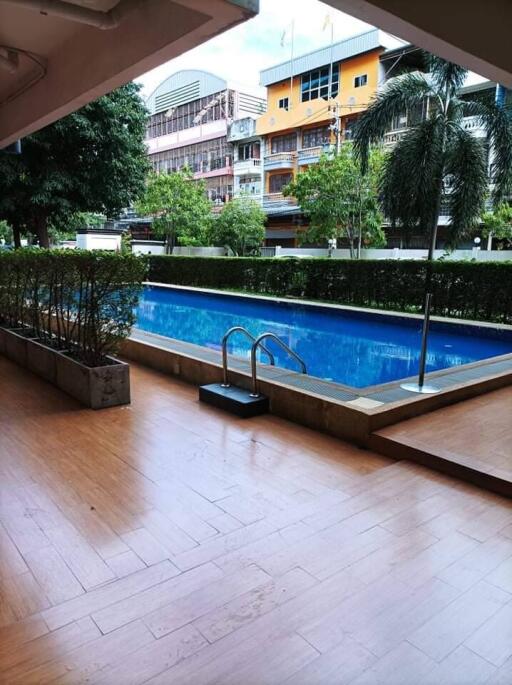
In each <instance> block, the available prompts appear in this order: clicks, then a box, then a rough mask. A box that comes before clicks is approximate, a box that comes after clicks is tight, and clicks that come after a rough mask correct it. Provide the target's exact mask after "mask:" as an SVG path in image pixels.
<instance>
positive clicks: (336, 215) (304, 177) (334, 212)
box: [283, 143, 386, 257]
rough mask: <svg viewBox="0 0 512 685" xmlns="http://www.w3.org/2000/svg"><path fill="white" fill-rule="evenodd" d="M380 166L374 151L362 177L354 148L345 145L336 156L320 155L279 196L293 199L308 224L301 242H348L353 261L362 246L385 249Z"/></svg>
mask: <svg viewBox="0 0 512 685" xmlns="http://www.w3.org/2000/svg"><path fill="white" fill-rule="evenodd" d="M382 164H383V154H382V152H381V151H380V150H378V149H374V150H372V152H371V154H370V156H369V161H368V173H366V174H362V173H361V167H360V165H359V163H358V162H357V160H356V158H355V156H354V154H353V149H352V145H351V144H350V143H345V144H344V145H343V146H342V147H341V150H340V152H339V154H337V155H335V156H327V155H324V156H322V157H321V159H320V161H319V162H318V164H313V165H311V166H310V167H308V168H307V169H306V170H305V171H303V172H301V173H299V174H298V175H297V177H296V178H295V180H294V181H292V183H290V184H289V185H288V186H286V188H285V189H284V191H283V192H284V194H285V195H292V196H293V197H296V198H297V201H298V203H299V205H300V206H301V208H302V211H303V212H304V214H305V215H306V217H307V218H308V219H309V221H310V224H309V228H308V229H307V231H306V233H305V235H304V238H303V239H305V240H308V241H311V242H322V241H323V242H325V241H328V240H332V239H336V240H337V239H338V238H346V239H347V240H348V242H349V245H350V254H351V256H352V257H354V256H356V255H357V256H358V257H359V256H360V253H361V247H362V245H363V244H364V245H367V246H371V245H373V246H378V245H383V244H385V242H386V239H385V235H384V231H383V230H382V223H383V216H382V214H381V212H380V209H379V198H378V193H377V187H378V180H379V174H380V170H381V167H382Z"/></svg>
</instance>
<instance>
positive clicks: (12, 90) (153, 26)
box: [0, 0, 259, 149]
mask: <svg viewBox="0 0 512 685" xmlns="http://www.w3.org/2000/svg"><path fill="white" fill-rule="evenodd" d="M258 5H259V0H121V1H119V0H68V1H63V0H0V149H1V148H3V147H6V146H7V145H9V144H10V143H12V142H14V141H15V140H17V139H18V138H22V137H24V136H26V135H28V134H29V133H32V132H34V131H36V130H38V129H40V128H43V127H44V126H47V125H48V124H50V123H52V122H53V121H56V120H57V119H60V118H61V117H63V116H65V115H66V114H69V113H70V112H73V111H75V110H76V109H78V108H79V107H81V106H83V105H85V104H87V103H88V102H90V101H91V100H94V99H96V98H98V97H100V96H101V95H104V94H105V93H107V92H110V91H111V90H113V89H114V88H116V87H118V86H120V85H122V84H123V83H127V82H128V81H131V80H132V79H134V78H136V77H137V76H140V75H141V74H143V73H145V72H147V71H149V70H150V69H153V68H154V67H156V66H158V65H160V64H162V63H163V62H165V61H167V60H170V59H172V58H174V57H177V56H178V55H180V54H182V53H183V52H185V51H186V50H190V49H191V48H193V47H196V46H197V45H200V44H201V43H204V42H205V41H206V40H208V39H210V38H212V37H213V36H215V35H217V34H219V33H222V32H223V31H225V30H226V29H228V28H231V27H232V26H235V25H237V24H239V23H241V22H243V21H245V20H246V19H249V18H250V17H252V16H254V15H255V14H257V12H258Z"/></svg>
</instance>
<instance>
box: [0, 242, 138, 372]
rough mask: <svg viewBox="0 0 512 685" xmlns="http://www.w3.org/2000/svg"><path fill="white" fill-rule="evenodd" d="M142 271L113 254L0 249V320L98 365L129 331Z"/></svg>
mask: <svg viewBox="0 0 512 685" xmlns="http://www.w3.org/2000/svg"><path fill="white" fill-rule="evenodd" d="M146 269H147V263H146V261H145V259H142V258H140V257H135V256H134V255H119V254H116V253H112V252H87V251H81V250H77V251H69V250H51V251H49V250H38V249H30V248H29V249H24V250H15V251H13V252H0V323H1V324H2V325H4V326H8V327H10V328H17V327H20V328H27V329H29V330H30V332H31V333H32V334H33V335H34V336H35V337H37V338H38V339H39V340H41V341H42V342H45V343H46V344H51V345H52V346H55V347H57V348H59V349H67V350H72V351H73V354H74V356H76V357H77V358H78V359H80V360H81V361H83V362H84V363H85V364H88V365H90V366H98V365H100V364H102V363H104V360H105V357H106V356H107V355H111V354H115V353H116V352H117V350H118V347H119V344H120V342H121V341H122V340H123V339H124V338H125V337H126V336H127V335H128V334H129V332H130V328H131V326H132V324H133V323H134V309H135V307H136V306H137V302H138V296H139V292H140V290H141V287H142V281H143V280H144V278H145V275H146Z"/></svg>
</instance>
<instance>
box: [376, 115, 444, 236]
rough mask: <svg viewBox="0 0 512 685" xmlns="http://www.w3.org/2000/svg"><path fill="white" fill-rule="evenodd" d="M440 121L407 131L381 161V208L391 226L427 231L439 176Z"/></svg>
mask: <svg viewBox="0 0 512 685" xmlns="http://www.w3.org/2000/svg"><path fill="white" fill-rule="evenodd" d="M443 137H444V131H443V120H442V118H441V117H432V118H431V119H427V120H425V121H423V122H421V123H420V124H418V125H417V126H415V127H414V128H412V129H410V130H409V131H408V132H407V133H406V134H405V136H404V137H403V138H402V139H401V140H400V141H399V142H398V143H397V144H396V146H395V147H394V149H393V150H392V152H391V153H390V155H389V157H388V158H387V160H386V162H385V166H384V169H383V174H382V181H381V187H380V189H381V194H382V201H383V208H384V212H385V214H386V215H387V216H388V218H389V219H390V221H391V222H392V224H396V223H399V224H400V225H402V226H404V227H405V228H414V227H418V226H419V227H422V228H430V227H431V225H432V223H433V221H434V219H435V217H434V213H435V212H437V208H438V198H439V192H440V186H441V183H442V176H443Z"/></svg>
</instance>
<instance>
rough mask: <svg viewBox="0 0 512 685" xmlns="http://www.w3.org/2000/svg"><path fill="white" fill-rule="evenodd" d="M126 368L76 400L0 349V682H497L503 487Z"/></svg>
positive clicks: (507, 655) (507, 671)
mask: <svg viewBox="0 0 512 685" xmlns="http://www.w3.org/2000/svg"><path fill="white" fill-rule="evenodd" d="M132 388H133V403H132V405H131V406H129V407H121V408H115V409H110V410H106V411H102V412H92V411H88V410H85V409H82V408H80V407H79V406H78V405H77V404H75V403H74V402H73V401H72V400H70V399H68V398H67V397H66V396H64V395H62V394H61V393H60V392H58V391H57V390H55V389H53V388H51V387H50V386H48V385H46V384H45V383H43V382H42V381H39V380H37V379H36V378H35V377H33V376H31V375H30V374H29V373H27V372H24V371H21V370H20V369H18V368H17V367H15V366H14V365H12V364H11V363H9V362H7V361H6V360H4V359H3V358H0V496H1V500H0V682H1V683H2V685H4V684H5V685H11V684H19V685H26V684H31V683H33V684H36V683H37V684H39V685H43V684H46V683H55V684H58V685H65V684H67V685H76V684H78V683H89V684H91V683H93V684H100V683H101V684H104V685H130V684H131V685H139V684H140V683H150V684H151V685H169V684H179V685H182V684H189V685H213V684H214V683H216V684H219V685H241V684H243V685H260V684H276V685H277V684H279V683H283V684H284V683H286V684H287V685H316V684H320V683H322V684H324V685H331V684H332V685H334V684H336V685H345V684H347V685H348V684H349V683H354V685H363V684H370V683H371V684H375V683H382V684H389V685H397V684H399V683H403V684H404V685H440V684H441V683H445V684H452V683H453V684H454V685H455V684H457V685H469V684H470V683H471V684H473V685H479V684H480V683H482V684H483V683H488V684H492V685H494V684H500V683H501V684H502V685H504V684H507V685H508V684H509V683H511V682H512V504H511V502H510V501H507V500H505V499H502V498H500V497H498V496H497V495H493V494H491V493H489V492H485V491H482V490H479V489H477V488H474V487H472V486H470V485H467V484H465V483H462V482H458V481H456V480H452V479H450V478H448V477H445V476H443V475H441V474H439V473H436V472H434V471H429V470H428V469H425V468H423V467H420V466H417V465H414V464H412V463H408V462H396V461H393V460H392V459H388V458H385V457H382V456H379V455H377V454H374V453H372V452H370V451H363V450H359V449H357V448H356V447H353V446H351V445H348V444H345V443H343V442H340V441H337V440H335V439H332V438H330V437H327V436H324V435H321V434H319V433H315V432H313V431H310V430H307V429H305V428H302V427H300V426H297V425H294V424H289V423H287V422H285V421H282V420H280V419H277V418H275V417H272V416H265V417H260V418H257V419H253V420H250V421H242V420H238V419H234V418H231V417H230V416H228V415H226V414H223V413H221V412H218V411H216V410H214V409H212V408H210V407H206V406H200V405H199V404H198V402H197V399H196V398H197V389H195V388H193V387H191V386H187V385H184V384H181V383H179V382H177V381H176V380H173V379H171V378H168V377H165V376H162V375H159V374H157V373H155V372H153V371H150V370H147V369H143V368H141V367H137V366H135V367H132ZM500 392H501V391H500ZM479 402H480V405H479V408H480V409H481V410H482V411H485V402H484V400H483V399H480V400H479ZM443 411H445V410H443ZM476 414H478V412H476ZM429 416H430V415H429ZM423 418H424V420H425V421H426V420H427V419H428V417H423ZM510 444H511V443H510V439H508V442H506V445H507V449H508V448H509V447H510ZM482 449H483V450H484V451H485V445H484V444H482ZM490 449H491V450H494V443H492V444H491V445H490ZM498 452H499V451H498Z"/></svg>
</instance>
